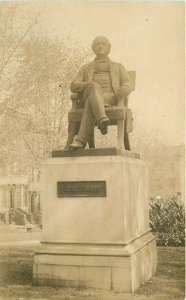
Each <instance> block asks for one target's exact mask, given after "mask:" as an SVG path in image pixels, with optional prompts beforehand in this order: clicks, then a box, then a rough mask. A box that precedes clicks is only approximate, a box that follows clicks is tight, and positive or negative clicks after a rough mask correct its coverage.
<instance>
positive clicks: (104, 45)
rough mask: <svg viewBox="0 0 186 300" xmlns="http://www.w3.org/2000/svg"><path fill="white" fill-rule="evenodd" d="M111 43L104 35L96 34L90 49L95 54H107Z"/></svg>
mask: <svg viewBox="0 0 186 300" xmlns="http://www.w3.org/2000/svg"><path fill="white" fill-rule="evenodd" d="M110 48H111V43H110V42H109V40H108V39H107V38H106V37H104V36H97V37H96V38H95V39H94V40H93V42H92V50H93V52H94V53H95V54H96V56H103V55H108V54H109V53H110Z"/></svg>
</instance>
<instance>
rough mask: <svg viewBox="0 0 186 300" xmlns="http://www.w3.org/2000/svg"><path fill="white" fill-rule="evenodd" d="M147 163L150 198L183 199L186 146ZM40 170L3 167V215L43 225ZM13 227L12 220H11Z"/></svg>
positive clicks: (0, 189)
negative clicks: (178, 196)
mask: <svg viewBox="0 0 186 300" xmlns="http://www.w3.org/2000/svg"><path fill="white" fill-rule="evenodd" d="M141 157H142V159H144V160H145V161H146V162H147V166H148V173H149V197H151V198H153V197H158V199H160V200H161V199H164V200H167V199H170V198H171V197H172V196H173V195H176V194H177V193H181V194H182V198H183V197H184V182H185V180H184V146H170V147H163V148H161V149H160V151H159V152H157V150H156V151H154V152H153V151H152V150H151V151H150V154H148V155H141ZM40 192H41V191H40V170H38V169H35V168H33V167H28V166H26V165H24V164H20V163H16V162H14V163H12V164H6V165H2V166H1V167H0V214H1V215H2V214H4V215H5V213H13V212H14V213H17V214H20V215H21V214H22V217H23V215H25V218H27V220H26V219H25V220H24V222H23V223H25V222H28V221H29V222H35V223H40V222H41V201H40ZM9 221H10V223H11V220H9Z"/></svg>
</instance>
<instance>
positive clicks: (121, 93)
mask: <svg viewBox="0 0 186 300" xmlns="http://www.w3.org/2000/svg"><path fill="white" fill-rule="evenodd" d="M129 94H130V89H129V87H128V86H126V85H125V86H121V87H120V88H119V90H118V92H117V97H118V98H119V99H125V98H126V97H127V96H128V95H129Z"/></svg>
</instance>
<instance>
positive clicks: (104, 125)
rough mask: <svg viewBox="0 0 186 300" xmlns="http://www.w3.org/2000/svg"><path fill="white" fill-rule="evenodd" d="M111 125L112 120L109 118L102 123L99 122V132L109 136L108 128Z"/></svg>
mask: <svg viewBox="0 0 186 300" xmlns="http://www.w3.org/2000/svg"><path fill="white" fill-rule="evenodd" d="M109 125H110V120H109V119H108V118H103V119H102V120H101V121H100V122H99V126H98V128H99V130H100V131H101V133H102V134H103V135H105V134H107V132H108V126H109Z"/></svg>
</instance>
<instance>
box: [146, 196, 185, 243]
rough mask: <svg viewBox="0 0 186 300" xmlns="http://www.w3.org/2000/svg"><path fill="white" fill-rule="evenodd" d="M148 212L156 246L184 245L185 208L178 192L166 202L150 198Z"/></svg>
mask: <svg viewBox="0 0 186 300" xmlns="http://www.w3.org/2000/svg"><path fill="white" fill-rule="evenodd" d="M149 214H150V228H151V229H152V232H153V233H154V234H155V235H156V237H157V245H158V246H184V244H185V233H184V230H185V210H184V205H183V203H182V201H181V200H180V199H179V193H177V195H176V196H173V197H172V198H171V199H170V200H168V201H166V202H162V201H160V200H155V199H153V198H152V199H151V201H150V211H149Z"/></svg>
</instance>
